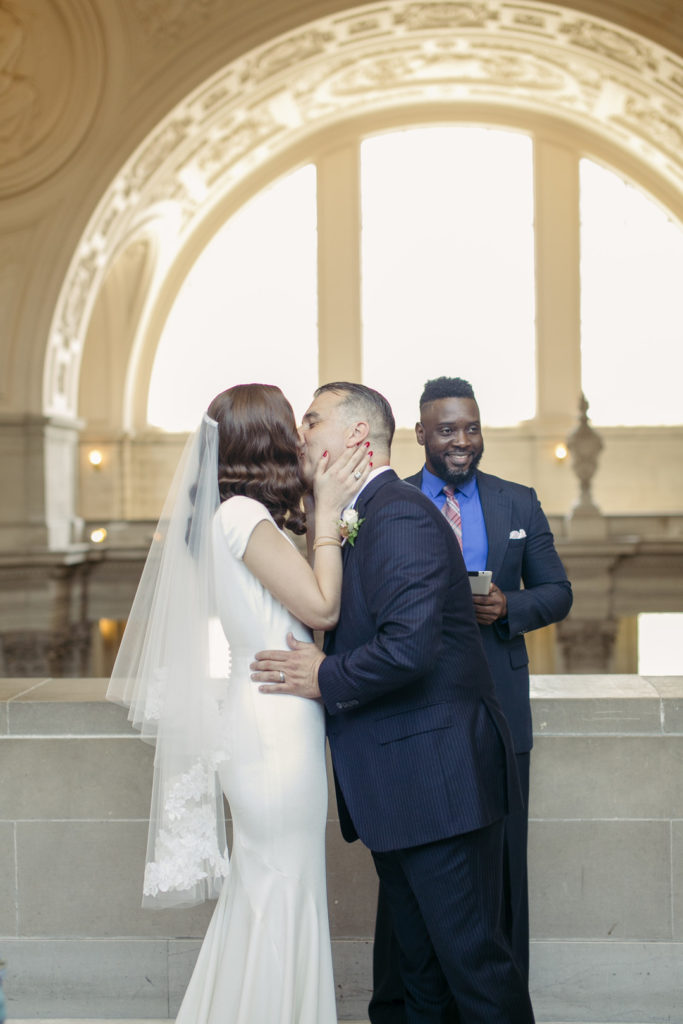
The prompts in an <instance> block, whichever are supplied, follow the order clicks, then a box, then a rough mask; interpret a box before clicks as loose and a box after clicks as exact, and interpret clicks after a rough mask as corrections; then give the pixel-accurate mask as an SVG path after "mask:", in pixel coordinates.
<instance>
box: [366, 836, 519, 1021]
mask: <svg viewBox="0 0 683 1024" xmlns="http://www.w3.org/2000/svg"><path fill="white" fill-rule="evenodd" d="M502 844H503V822H502V821H498V822H494V823H493V824H491V825H488V826H486V827H485V828H481V829H477V830H476V831H474V832H467V833H465V834H463V835H458V836H451V837H450V838H448V839H443V840H440V841H438V842H434V843H427V844H425V845H423V846H415V847H410V848H408V849H404V850H395V851H391V852H388V853H377V852H375V851H373V854H372V855H373V858H374V861H375V867H376V869H377V873H378V875H379V879H380V882H381V885H382V888H383V891H384V895H385V897H386V901H387V905H388V908H389V913H390V916H391V923H392V925H393V932H394V934H395V936H396V942H397V945H398V949H399V960H400V973H401V976H402V979H403V986H404V990H405V1021H406V1024H444V1022H445V1021H447V1020H448V1019H449V1018H450V1019H452V1012H453V1005H455V1007H456V1008H457V1012H458V1014H459V1017H460V1020H461V1021H462V1022H466V1024H533V1020H534V1016H533V1011H532V1009H531V1002H530V999H529V992H528V987H527V984H526V981H525V979H524V978H523V976H522V973H521V972H520V970H519V968H518V967H517V965H516V963H515V961H514V958H513V956H512V952H511V950H510V946H509V943H508V941H507V938H506V937H505V935H504V932H503V925H502V914H503V907H502V870H503V868H502V865H503V855H502ZM386 1019H387V1020H392V1018H391V1017H388V1018H386ZM396 1019H397V1020H398V1019H400V1018H396Z"/></svg>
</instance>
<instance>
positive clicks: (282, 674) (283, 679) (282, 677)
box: [280, 670, 285, 683]
mask: <svg viewBox="0 0 683 1024" xmlns="http://www.w3.org/2000/svg"><path fill="white" fill-rule="evenodd" d="M284 681H285V674H284V672H283V671H282V670H280V682H281V683H284Z"/></svg>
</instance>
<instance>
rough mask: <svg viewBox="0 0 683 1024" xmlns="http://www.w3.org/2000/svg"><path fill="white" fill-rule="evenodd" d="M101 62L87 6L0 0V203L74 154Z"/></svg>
mask: <svg viewBox="0 0 683 1024" xmlns="http://www.w3.org/2000/svg"><path fill="white" fill-rule="evenodd" d="M104 60H105V56H104V45H103V40H102V33H101V29H100V25H99V23H98V22H97V19H96V17H95V15H94V13H93V8H92V5H91V4H90V3H88V2H87V0H60V2H59V4H56V3H54V2H53V0H21V2H17V0H0V198H5V197H7V196H11V195H14V194H16V193H17V192H22V191H25V190H27V189H29V188H31V186H33V185H35V184H36V182H39V181H42V180H44V179H45V178H47V177H49V175H50V174H52V173H54V171H56V170H57V168H59V167H60V166H61V165H62V164H63V163H64V162H65V161H66V160H67V159H68V158H69V156H70V155H71V154H72V153H73V151H74V150H75V149H76V147H77V145H78V143H79V142H80V141H81V139H82V138H83V136H84V134H85V132H86V130H87V128H88V125H89V124H90V122H91V120H92V118H93V115H94V113H95V110H96V108H97V104H98V101H99V97H100V93H101V89H102V82H103V78H104V68H105V64H104Z"/></svg>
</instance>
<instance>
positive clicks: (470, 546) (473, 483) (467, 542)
mask: <svg viewBox="0 0 683 1024" xmlns="http://www.w3.org/2000/svg"><path fill="white" fill-rule="evenodd" d="M445 486H446V484H445V483H444V481H443V480H441V479H440V478H439V477H438V476H434V474H433V473H430V472H429V470H428V469H427V467H426V466H424V467H423V469H422V492H423V494H426V495H427V497H428V498H429V499H430V500H431V501H433V502H434V504H435V505H436V507H437V508H443V506H444V504H445V502H446V495H445V494H444V493H443V489H444V487H445ZM455 496H456V498H457V499H458V504H459V505H460V518H461V519H462V554H463V558H464V559H465V565H466V566H467V568H468V570H471V571H474V570H479V569H485V568H486V559H487V558H488V554H489V539H488V536H487V534H486V523H485V522H484V513H483V511H482V508H481V500H480V498H479V488H478V487H477V478H476V477H473V478H472V480H469V481H468V482H467V483H466V484H463V485H462V487H458V488H456V491H455Z"/></svg>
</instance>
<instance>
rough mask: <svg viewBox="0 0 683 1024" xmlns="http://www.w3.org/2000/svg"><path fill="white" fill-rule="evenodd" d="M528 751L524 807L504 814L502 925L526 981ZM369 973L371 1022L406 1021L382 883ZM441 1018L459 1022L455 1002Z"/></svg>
mask: <svg viewBox="0 0 683 1024" xmlns="http://www.w3.org/2000/svg"><path fill="white" fill-rule="evenodd" d="M530 756H531V755H530V754H529V753H523V754H517V755H516V762H517V768H518V771H519V780H520V784H521V789H522V797H523V800H524V806H523V808H521V809H520V810H519V811H517V812H515V813H513V814H509V815H507V817H506V818H505V820H504V829H503V910H502V918H503V928H504V931H505V934H506V935H507V936H508V940H509V942H510V944H511V946H512V953H513V956H514V958H515V960H516V962H517V966H518V967H519V969H520V971H521V972H522V977H523V978H524V979H525V980H526V981H528V978H529V885H528V874H527V836H528V830H529V829H528V818H529V813H528V805H529V766H530ZM372 975H373V994H372V999H371V1000H370V1006H369V1017H370V1021H371V1024H406V1013H405V1005H404V999H405V996H404V990H403V982H402V980H401V971H400V965H399V949H398V945H397V942H396V937H395V935H394V928H393V923H392V917H391V911H390V908H389V904H388V901H387V899H386V896H385V894H384V888H383V886H382V885H380V890H379V897H378V900H377V920H376V922H375V944H374V947H373V962H372ZM442 1019H443V1024H458V1013H457V1010H456V1009H455V1007H454V1006H452V1007H451V1009H450V1010H449V1011H446V1012H445V1013H444V1015H443V1018H442Z"/></svg>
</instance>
